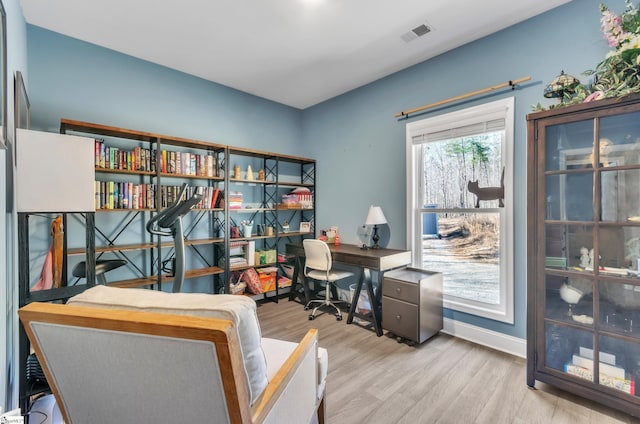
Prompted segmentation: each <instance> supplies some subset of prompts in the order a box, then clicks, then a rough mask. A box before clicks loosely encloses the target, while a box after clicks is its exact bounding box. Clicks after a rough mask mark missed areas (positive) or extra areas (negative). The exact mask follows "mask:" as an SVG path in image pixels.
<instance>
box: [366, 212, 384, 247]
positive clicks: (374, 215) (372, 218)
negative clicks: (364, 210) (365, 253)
mask: <svg viewBox="0 0 640 424" xmlns="http://www.w3.org/2000/svg"><path fill="white" fill-rule="evenodd" d="M386 223H387V218H385V216H384V213H383V212H382V208H381V207H380V206H373V205H372V206H371V207H370V208H369V213H368V214H367V220H366V221H365V223H364V224H365V225H373V237H372V240H373V246H371V248H372V249H378V248H379V247H380V246H379V245H378V240H380V236H379V235H378V224H386Z"/></svg>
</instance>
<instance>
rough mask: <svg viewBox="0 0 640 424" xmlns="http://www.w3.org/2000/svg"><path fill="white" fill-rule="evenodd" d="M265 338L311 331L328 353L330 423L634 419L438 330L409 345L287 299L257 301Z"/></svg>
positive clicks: (599, 422)
mask: <svg viewBox="0 0 640 424" xmlns="http://www.w3.org/2000/svg"><path fill="white" fill-rule="evenodd" d="M258 316H259V318H260V325H261V327H262V333H263V336H264V337H273V338H279V339H283V340H289V341H298V340H300V339H301V338H302V336H303V335H304V333H305V332H306V331H307V330H308V329H309V328H317V329H318V330H319V344H320V345H321V346H322V347H325V348H326V349H327V350H328V352H329V375H328V380H327V397H326V402H327V422H328V424H360V423H362V424H365V423H366V424H396V423H398V424H399V423H407V424H415V423H452V424H453V423H456V424H458V423H465V424H466V423H487V424H500V423H516V424H524V423H540V424H549V423H553V424H564V423H567V424H578V423H579V424H582V423H592V424H609V423H640V420H638V419H636V418H633V417H631V416H629V415H626V414H623V413H621V412H618V411H615V410H612V409H609V408H606V407H604V406H601V405H600V404H597V403H593V402H591V401H588V400H585V399H583V398H580V397H577V396H573V395H571V394H569V393H567V392H564V391H562V390H558V389H556V388H554V387H552V386H549V385H545V384H542V383H537V384H536V389H535V390H532V389H530V388H528V386H527V385H526V383H525V360H524V359H522V358H518V357H515V356H511V355H508V354H505V353H502V352H498V351H495V350H492V349H488V348H486V347H483V346H480V345H476V344H474V343H470V342H467V341H464V340H461V339H457V338H455V337H451V336H448V335H445V334H439V335H437V336H435V337H434V338H432V339H430V340H428V341H427V342H425V343H423V344H422V345H419V346H416V347H410V346H408V345H406V344H402V343H398V342H396V340H395V339H393V338H391V337H389V336H387V335H386V334H385V335H384V336H382V337H377V336H376V335H375V333H374V332H373V331H371V330H368V329H365V328H362V327H360V326H358V325H346V315H345V317H344V320H343V321H336V319H335V317H334V316H333V315H331V314H320V315H319V316H318V317H317V318H316V319H315V320H313V321H309V320H308V319H307V316H308V312H307V311H304V309H303V306H302V305H300V304H299V303H296V302H289V301H287V300H286V299H284V300H280V301H279V302H278V303H273V302H268V303H263V304H260V305H259V307H258Z"/></svg>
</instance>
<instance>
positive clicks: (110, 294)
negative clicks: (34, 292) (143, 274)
mask: <svg viewBox="0 0 640 424" xmlns="http://www.w3.org/2000/svg"><path fill="white" fill-rule="evenodd" d="M67 303H68V304H69V305H75V306H88V307H99V308H110V309H126V310H135V311H145V312H155V313H166V314H176V315H186V316H199V317H203V318H219V319H227V320H230V321H232V322H234V323H235V326H234V328H237V332H238V339H239V340H240V348H241V351H242V357H243V362H244V371H245V378H246V380H247V382H248V386H249V391H250V393H249V394H250V398H251V404H253V403H254V402H255V401H256V399H257V398H258V397H259V396H260V394H261V393H262V392H263V391H264V389H265V387H266V386H267V384H268V378H267V363H266V360H265V355H264V352H263V350H262V346H261V343H260V340H261V333H260V326H259V324H258V317H257V313H256V303H255V301H253V300H252V299H251V298H248V297H245V296H237V295H224V294H218V295H210V294H203V293H165V292H161V291H156V290H146V289H122V288H116V287H108V286H103V285H98V286H94V287H92V288H90V289H88V290H86V291H84V292H83V293H81V294H79V295H76V296H74V297H72V298H71V299H69V301H68V302H67Z"/></svg>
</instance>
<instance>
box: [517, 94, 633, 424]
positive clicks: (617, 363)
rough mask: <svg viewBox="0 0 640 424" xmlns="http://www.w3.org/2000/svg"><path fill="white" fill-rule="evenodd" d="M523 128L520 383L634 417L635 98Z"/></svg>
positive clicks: (533, 119)
mask: <svg viewBox="0 0 640 424" xmlns="http://www.w3.org/2000/svg"><path fill="white" fill-rule="evenodd" d="M527 121H528V156H529V160H528V164H529V168H528V184H529V189H528V193H529V202H528V205H529V206H528V226H527V228H528V234H527V239H528V249H527V250H528V252H529V256H528V261H529V262H528V263H529V266H528V288H527V299H528V312H527V327H528V328H527V384H529V385H530V386H533V385H534V384H535V381H536V380H538V381H542V382H545V383H549V384H552V385H555V386H557V387H560V388H562V389H565V390H568V391H570V392H573V393H576V394H578V395H580V396H584V397H587V398H590V399H592V400H595V401H598V402H601V403H603V404H606V405H608V406H610V407H614V408H617V409H621V410H623V411H625V412H627V413H630V414H632V415H635V416H639V415H640V397H639V396H638V394H639V392H638V390H637V389H635V385H636V384H637V382H638V379H639V378H640V330H639V328H638V326H637V325H634V324H636V323H637V322H639V321H640V301H638V299H639V298H640V296H638V293H640V279H639V278H638V277H639V276H640V269H639V268H638V265H639V264H638V261H639V258H640V243H639V240H640V197H639V196H638V185H640V151H639V150H638V147H637V146H638V140H640V96H638V95H634V96H628V97H623V98H616V99H606V100H600V101H595V102H591V103H585V104H581V105H575V106H568V107H564V108H559V109H554V110H550V111H543V112H538V113H533V114H530V115H529V116H528V117H527Z"/></svg>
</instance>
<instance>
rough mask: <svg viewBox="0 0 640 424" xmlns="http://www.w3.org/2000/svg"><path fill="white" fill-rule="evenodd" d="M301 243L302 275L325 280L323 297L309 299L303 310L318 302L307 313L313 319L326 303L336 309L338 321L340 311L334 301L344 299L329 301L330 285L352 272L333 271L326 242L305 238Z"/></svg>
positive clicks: (341, 301) (340, 317) (340, 316)
mask: <svg viewBox="0 0 640 424" xmlns="http://www.w3.org/2000/svg"><path fill="white" fill-rule="evenodd" d="M302 244H303V246H304V255H305V258H306V259H305V265H304V275H305V276H306V277H309V278H313V279H314V280H319V281H326V282H327V285H326V287H325V290H324V292H325V295H324V299H313V300H310V301H309V302H307V304H306V306H305V307H304V309H305V311H308V310H309V309H310V308H311V305H312V304H315V303H319V305H318V306H316V307H315V308H314V309H313V311H311V313H310V314H309V319H310V320H312V319H315V317H316V311H317V310H318V309H319V308H320V307H322V306H323V305H326V306H331V307H333V308H334V309H335V310H336V319H337V320H338V321H341V320H342V312H341V311H340V308H338V307H337V306H336V305H335V303H343V302H344V301H343V300H334V301H331V285H332V284H335V283H336V281H338V280H342V279H343V278H347V277H351V276H353V275H354V274H353V272H349V271H335V270H333V269H332V264H333V261H332V259H331V251H330V250H329V246H327V243H325V242H324V241H322V240H315V239H306V240H304V241H303V242H302Z"/></svg>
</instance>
